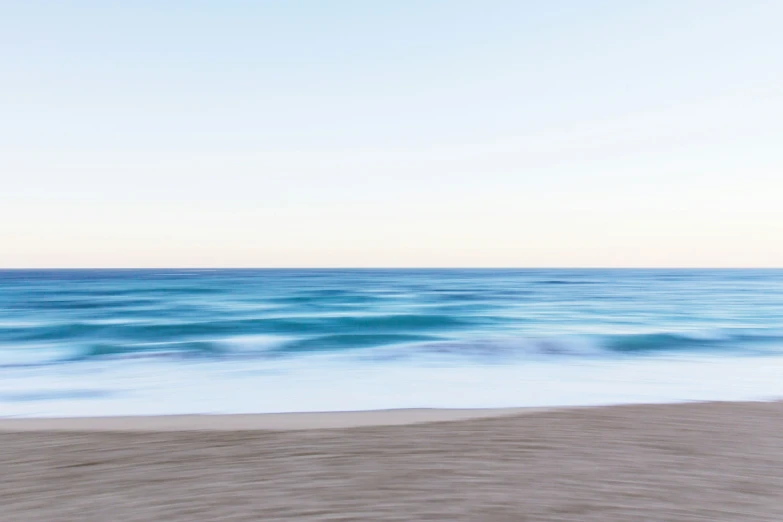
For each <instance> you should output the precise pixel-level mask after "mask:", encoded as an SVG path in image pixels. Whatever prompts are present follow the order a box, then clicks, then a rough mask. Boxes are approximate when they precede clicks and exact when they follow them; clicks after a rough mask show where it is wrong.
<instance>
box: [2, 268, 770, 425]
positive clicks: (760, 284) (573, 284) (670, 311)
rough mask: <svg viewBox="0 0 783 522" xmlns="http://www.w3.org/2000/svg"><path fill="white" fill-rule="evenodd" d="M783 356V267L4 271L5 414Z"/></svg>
mask: <svg viewBox="0 0 783 522" xmlns="http://www.w3.org/2000/svg"><path fill="white" fill-rule="evenodd" d="M779 356H780V357H781V359H783V270H598V269H595V270H571V269H559V270H548V269H547V270H544V269H540V270H531V269H519V270H511V269H508V270H195V269H178V270H173V269H172V270H6V271H0V372H2V376H3V384H2V388H0V415H2V414H4V413H5V414H8V415H37V414H41V415H57V414H62V415H70V414H82V413H96V414H107V413H115V412H116V413H129V412H130V413H147V412H149V413H155V412H183V413H184V412H191V411H240V410H241V411H288V410H303V409H304V410H307V409H311V410H314V409H360V408H363V407H411V406H450V407H458V406H497V405H525V404H531V403H534V402H535V401H532V402H531V393H530V390H531V389H532V388H536V389H537V390H539V391H540V394H538V395H537V396H540V397H549V399H548V403H552V404H555V403H558V404H560V403H563V404H565V403H568V404H571V403H573V404H576V403H580V400H579V398H580V397H588V396H590V394H591V393H592V394H593V396H595V397H596V398H594V399H593V400H588V399H587V398H585V399H583V400H582V401H581V402H584V403H593V402H602V401H603V402H625V400H623V397H625V396H627V397H635V396H638V395H639V386H640V385H641V384H643V382H646V383H648V384H649V385H650V386H653V387H654V388H655V390H658V391H655V392H654V393H651V394H649V397H648V396H647V395H645V397H646V398H647V399H649V400H656V401H657V400H690V399H700V398H705V399H709V398H713V397H718V398H725V394H723V395H721V394H720V393H716V390H717V391H720V390H721V388H720V384H721V383H720V382H719V381H720V380H721V379H722V380H723V381H724V382H723V384H724V385H725V387H726V389H727V390H728V388H730V387H731V383H727V382H725V380H726V378H727V376H726V375H724V374H721V375H720V376H719V375H717V374H716V375H715V376H714V379H717V380H716V381H715V382H713V381H710V380H709V379H711V378H713V377H711V376H710V375H707V376H704V379H706V380H705V381H704V383H705V384H704V389H705V390H707V389H709V390H710V392H709V393H705V394H704V397H701V396H700V395H698V393H697V394H695V395H694V393H693V390H692V389H691V390H690V392H688V393H685V392H684V391H683V392H681V393H680V392H677V391H676V390H678V389H679V388H677V386H680V385H681V383H680V384H676V383H675V382H674V381H667V380H666V379H668V378H669V377H671V376H672V375H675V374H676V375H679V373H678V372H682V371H684V370H685V369H686V368H694V367H698V366H699V365H701V368H702V370H703V371H707V372H708V371H709V370H707V369H709V368H711V369H712V370H715V368H717V367H718V366H720V367H721V368H723V366H721V365H729V367H730V366H731V365H732V364H733V365H734V367H735V368H743V369H744V370H743V371H745V372H746V374H747V375H748V376H749V377H748V379H750V378H751V377H750V373H747V372H751V373H752V372H754V371H758V372H764V371H768V369H769V368H772V367H775V365H776V364H777V363H778V360H779V359H778V357H779ZM764 365H766V366H764ZM642 368H646V369H647V370H642ZM653 370H655V371H656V372H657V374H656V375H651V374H650V372H652V371H653ZM693 371H697V372H698V371H699V370H698V369H697V370H693ZM721 371H723V370H721ZM634 372H639V373H640V374H641V375H643V376H644V377H643V382H642V383H640V382H631V383H625V384H622V383H623V382H625V380H626V378H627V377H628V376H631V375H636V374H634ZM667 375H669V377H667ZM743 375H745V374H743ZM753 375H755V376H754V377H752V379H755V380H756V381H758V382H761V381H759V379H761V377H760V376H759V375H756V374H753ZM735 377H736V378H737V379H742V378H743V377H742V375H740V376H735ZM692 378H693V379H697V381H695V382H696V384H698V382H699V381H698V379H699V375H698V374H695V375H692ZM729 378H732V377H730V376H729ZM526 379H527V381H525V380H526ZM618 379H619V382H620V384H618ZM525 382H527V383H529V386H525ZM667 382H668V384H669V385H670V386H668V387H667ZM677 382H679V381H677ZM758 382H757V383H756V384H758ZM482 383H483V384H482ZM542 383H543V384H542ZM591 383H592V384H591ZM596 383H597V384H596ZM690 384H691V388H692V387H693V385H694V382H693V381H692V382H691V383H690ZM734 384H735V386H734V388H735V391H736V390H737V387H739V389H740V392H742V393H735V395H736V396H737V397H736V398H749V397H750V398H752V397H756V396H760V395H764V396H765V397H766V396H769V395H770V394H773V395H774V394H776V393H777V391H778V390H777V388H775V387H774V386H775V385H774V383H766V381H764V382H761V385H760V387H759V386H756V387H755V388H754V387H753V386H751V384H752V383H747V382H745V381H741V382H739V381H738V382H737V383H734ZM482 386H483V387H495V390H494V395H493V394H490V395H487V391H486V390H483V389H481V387H482ZM607 386H608V387H609V388H611V390H610V391H608V392H606V391H605V390H604V388H607ZM623 386H625V388H623ZM553 387H557V388H558V390H560V389H561V388H563V387H565V388H568V390H572V391H568V390H565V391H562V390H561V391H558V392H557V393H556V394H555V395H552V394H551V393H550V392H547V390H550V391H551V390H552V388H553ZM599 389H600V390H604V391H601V392H600V393H599V394H598V395H600V397H605V399H602V400H599V399H598V398H597V396H596V395H595V392H596V390H599ZM412 390H414V391H415V390H418V391H417V392H416V393H413V391H412ZM479 390H481V393H477V392H478V391H479ZM626 392H627V393H626ZM780 392H781V395H783V386H780ZM667 393H668V395H667ZM677 393H680V395H682V396H681V397H679V396H677ZM275 394H282V395H283V396H282V397H281V396H278V397H277V400H275ZM547 394H549V395H547ZM532 395H536V394H532ZM729 395H731V394H729ZM373 397H374V400H372V399H370V398H373ZM444 397H448V398H449V400H446V401H444V400H443V399H444ZM477 397H480V398H481V399H480V400H479V399H477ZM553 397H555V398H553ZM733 397H734V396H730V397H729V398H733ZM327 399H328V400H327ZM642 399H643V397H641V398H639V400H642ZM626 400H631V399H626ZM539 402H541V401H539ZM544 402H547V401H544ZM166 405H168V406H170V407H167V406H166ZM206 405H209V406H208V407H207V406H206Z"/></svg>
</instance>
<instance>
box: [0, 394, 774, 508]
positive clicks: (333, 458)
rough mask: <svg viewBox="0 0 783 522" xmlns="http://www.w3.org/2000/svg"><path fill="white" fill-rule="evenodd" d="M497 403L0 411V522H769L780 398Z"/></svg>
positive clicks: (772, 497)
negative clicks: (361, 409) (132, 416)
mask: <svg viewBox="0 0 783 522" xmlns="http://www.w3.org/2000/svg"><path fill="white" fill-rule="evenodd" d="M416 411H418V410H416ZM505 413H506V414H505V415H503V416H498V417H494V418H476V419H470V420H453V419H452V421H451V422H435V423H420V424H411V425H397V426H360V424H361V423H360V424H359V425H357V424H356V423H354V424H348V425H353V426H359V427H351V428H342V429H310V430H299V431H269V430H266V431H265V430H261V429H221V430H214V429H213V430H202V431H177V430H176V429H174V428H173V427H172V426H170V425H169V426H168V427H166V428H161V429H159V430H157V431H154V430H153V431H141V430H139V429H137V430H136V431H121V430H120V431H118V430H117V429H114V430H112V429H109V428H106V427H105V426H104V427H103V429H93V426H96V425H97V424H96V423H99V420H98V419H80V420H73V421H69V422H70V423H71V424H69V426H68V428H67V429H66V428H63V429H64V430H65V431H56V430H53V429H52V426H51V425H49V426H46V425H42V424H40V423H39V425H38V426H37V428H36V429H33V427H34V426H33V424H34V423H30V424H29V426H28V427H27V428H24V427H23V426H22V424H23V423H24V422H22V423H16V424H15V427H14V426H13V425H9V424H8V423H4V424H3V426H2V430H3V431H0V448H2V449H1V450H0V520H2V521H13V522H27V521H30V522H32V521H52V522H55V521H57V522H69V521H74V522H75V521H80V522H107V521H111V522H122V521H158V520H160V521H188V522H189V521H223V520H225V521H240V520H241V521H250V520H260V521H278V520H312V521H327V520H328V521H376V520H382V521H420V520H422V521H424V520H444V521H492V522H501V521H502V522H506V521H508V522H510V521H544V520H546V521H602V522H612V521H618V522H619V521H622V522H629V521H690V520H703V521H724V520H725V521H728V520H731V521H743V522H747V521H758V520H768V521H778V522H779V521H782V520H783V404H781V403H710V404H681V405H647V406H615V407H606V408H585V409H570V410H551V411H538V412H530V413H527V414H519V415H516V414H512V415H508V412H505ZM368 414H371V415H375V416H378V415H380V414H379V413H378V412H375V413H368ZM356 415H358V414H356ZM419 415H420V417H419V418H417V421H419V422H421V421H422V420H426V419H425V418H421V416H422V415H424V414H422V413H419ZM425 417H426V416H425ZM172 419H178V420H172ZM189 419H190V420H189ZM440 420H444V421H445V420H449V419H440ZM311 421H312V419H311ZM165 422H168V423H169V424H171V423H172V422H176V423H179V428H180V429H182V430H187V429H188V428H193V427H194V425H193V424H192V423H193V419H192V418H191V417H189V416H184V417H181V418H180V417H171V418H168V419H167V420H166V421H165ZM188 422H190V423H191V425H190V426H189V425H188ZM244 422H249V421H244ZM259 422H260V421H259ZM73 423H77V424H73ZM240 424H241V423H240ZM262 424H263V423H262ZM262 424H258V426H261V425H262ZM391 424H395V423H393V422H392V423H391ZM316 425H317V423H316ZM195 427H198V426H195ZM307 427H311V428H312V427H315V426H314V425H312V422H311V425H309V426H307ZM77 428H79V429H81V431H79V430H78V429H77ZM278 428H279V429H281V426H280V425H278ZM24 429H27V431H23V430H24ZM150 429H152V428H150ZM13 430H17V431H13Z"/></svg>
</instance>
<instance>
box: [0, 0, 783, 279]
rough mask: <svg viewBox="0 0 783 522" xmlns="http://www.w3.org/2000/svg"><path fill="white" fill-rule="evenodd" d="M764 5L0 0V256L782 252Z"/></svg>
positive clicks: (541, 262) (591, 256)
mask: <svg viewBox="0 0 783 522" xmlns="http://www.w3.org/2000/svg"><path fill="white" fill-rule="evenodd" d="M781 20H783V2H781V1H778V0H768V1H761V0H747V1H746V0H731V1H728V0H677V1H675V0H659V1H654V2H653V1H650V2H642V1H637V2H631V1H625V0H623V1H619V0H617V1H605V0H593V1H588V0H571V1H567V0H553V1H537V2H533V1H523V0H517V1H511V0H508V1H499V0H482V1H479V0H473V1H465V0H440V1H433V0H415V1H414V0H396V1H393V2H381V1H371V0H354V1H344V0H343V1H341V0H318V1H316V0H309V1H305V0H277V1H261V0H255V1H250V0H247V1H238V0H220V1H218V0H212V1H185V0H177V1H175V0H156V1H152V0H136V1H133V2H107V1H104V0H101V1H97V0H96V1H83V0H71V1H68V2H61V1H36V0H25V1H6V2H0V46H2V48H3V49H4V52H3V53H2V56H0V176H2V188H3V190H2V191H0V267H46V266H51V267H77V266H85V267H94V266H106V267H123V266H125V267H136V266H258V267H264V266H292V267H297V266H324V267H328V266H389V267H392V266H783V31H781V30H780V24H781Z"/></svg>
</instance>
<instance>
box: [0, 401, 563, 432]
mask: <svg viewBox="0 0 783 522" xmlns="http://www.w3.org/2000/svg"><path fill="white" fill-rule="evenodd" d="M552 409H560V408H526V407H519V408H464V409H463V408H459V409H457V408H454V409H452V408H400V409H390V410H360V411H334V412H331V411H330V412H302V413H300V412H295V413H246V414H220V413H217V414H187V415H134V416H116V417H115V416H109V417H40V418H38V417H26V418H2V417H0V432H19V431H25V432H26V431H43V432H46V431H98V432H112V431H117V432H124V431H130V432H156V431H296V430H318V429H346V428H361V427H373V426H408V425H412V424H428V423H437V422H457V421H466V420H473V419H489V418H495V417H507V416H516V415H529V414H533V413H538V412H542V411H550V410H552Z"/></svg>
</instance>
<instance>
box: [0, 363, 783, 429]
mask: <svg viewBox="0 0 783 522" xmlns="http://www.w3.org/2000/svg"><path fill="white" fill-rule="evenodd" d="M306 359H309V360H306ZM782 372H783V356H774V357H773V356H770V357H713V358H701V357H687V358H686V357H676V358H663V357H649V358H634V359H627V360H615V361H605V360H602V361H594V362H591V361H585V360H582V361H576V360H574V361H571V362H568V363H565V364H564V363H563V362H562V361H561V362H559V363H554V362H545V361H538V362H528V363H526V364H515V365H464V364H463V365H459V364H453V365H443V364H417V365H411V364H404V363H400V364H384V365H378V364H365V363H362V362H360V361H356V360H351V359H348V358H333V357H328V356H312V357H308V358H302V359H296V360H279V361H267V362H265V363H263V364H261V363H255V364H251V365H248V364H247V361H242V362H240V361H226V362H187V363H177V364H167V363H165V362H153V361H128V363H127V364H123V365H121V366H120V365H114V366H106V365H99V364H95V363H79V364H73V365H67V366H55V367H45V368H29V369H26V370H24V371H20V370H18V369H17V370H15V371H14V372H9V373H8V375H4V376H3V380H2V384H0V415H2V416H21V417H34V416H57V417H59V416H65V417H68V416H95V415H98V416H101V415H142V414H143V415H156V414H187V413H269V412H304V411H350V410H369V409H389V408H491V407H517V406H536V407H542V406H578V405H604V404H621V403H659V402H681V401H706V400H767V399H773V398H780V397H783V380H782V379H780V375H781V373H782ZM727 383H731V386H727Z"/></svg>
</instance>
